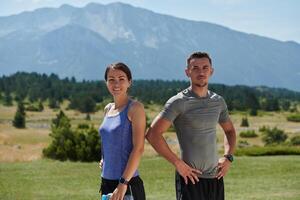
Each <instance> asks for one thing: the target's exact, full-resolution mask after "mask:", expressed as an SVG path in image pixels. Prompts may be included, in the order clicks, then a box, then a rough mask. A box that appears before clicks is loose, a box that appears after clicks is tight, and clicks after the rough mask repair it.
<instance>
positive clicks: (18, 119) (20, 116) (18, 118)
mask: <svg viewBox="0 0 300 200" xmlns="http://www.w3.org/2000/svg"><path fill="white" fill-rule="evenodd" d="M25 116H26V113H25V108H24V104H23V102H19V103H18V109H17V112H16V114H15V118H14V120H13V126H14V127H16V128H25Z"/></svg>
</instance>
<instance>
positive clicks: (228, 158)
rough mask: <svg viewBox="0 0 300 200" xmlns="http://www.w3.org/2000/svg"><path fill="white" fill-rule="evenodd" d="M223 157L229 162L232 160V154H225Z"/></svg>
mask: <svg viewBox="0 0 300 200" xmlns="http://www.w3.org/2000/svg"><path fill="white" fill-rule="evenodd" d="M224 157H225V158H227V160H229V161H230V162H233V155H232V154H225V155H224Z"/></svg>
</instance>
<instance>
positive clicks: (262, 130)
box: [258, 125, 270, 132]
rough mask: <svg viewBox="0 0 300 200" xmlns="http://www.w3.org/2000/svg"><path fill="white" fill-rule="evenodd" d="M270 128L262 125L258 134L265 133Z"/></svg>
mask: <svg viewBox="0 0 300 200" xmlns="http://www.w3.org/2000/svg"><path fill="white" fill-rule="evenodd" d="M269 129H270V128H269V127H268V126H265V125H263V126H262V127H259V129H258V130H259V132H265V131H267V130H269Z"/></svg>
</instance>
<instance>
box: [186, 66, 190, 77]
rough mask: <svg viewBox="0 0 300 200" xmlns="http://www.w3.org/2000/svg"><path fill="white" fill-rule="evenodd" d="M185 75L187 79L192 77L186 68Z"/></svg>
mask: <svg viewBox="0 0 300 200" xmlns="http://www.w3.org/2000/svg"><path fill="white" fill-rule="evenodd" d="M185 75H186V76H187V77H190V73H189V68H188V67H187V68H185Z"/></svg>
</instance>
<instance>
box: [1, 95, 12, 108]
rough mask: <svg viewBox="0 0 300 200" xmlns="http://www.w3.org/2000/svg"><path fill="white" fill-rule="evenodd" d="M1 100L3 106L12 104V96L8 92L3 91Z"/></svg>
mask: <svg viewBox="0 0 300 200" xmlns="http://www.w3.org/2000/svg"><path fill="white" fill-rule="evenodd" d="M3 100H4V101H3V104H4V105H5V106H12V105H13V103H12V100H13V98H12V96H11V95H10V93H7V92H5V94H4V99H3Z"/></svg>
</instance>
